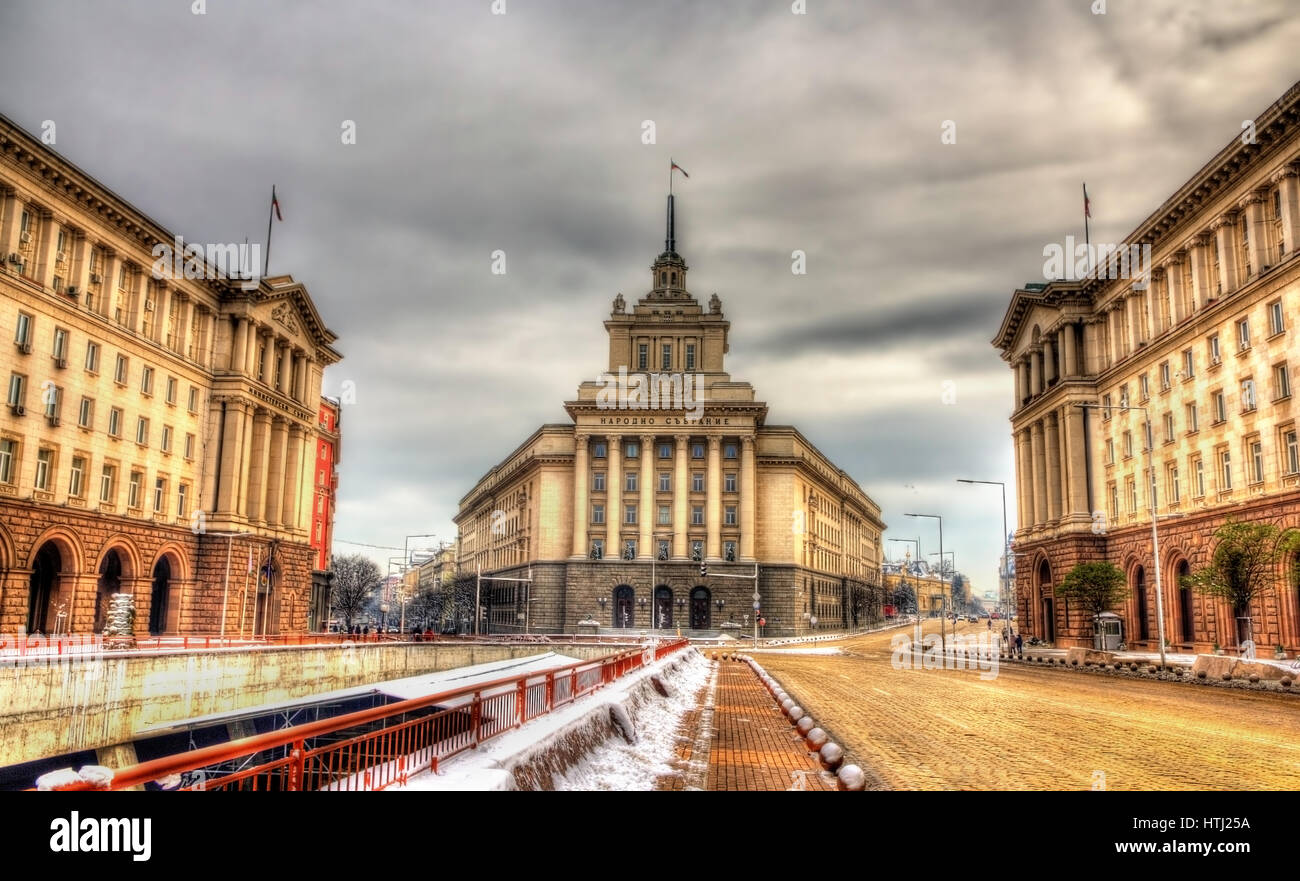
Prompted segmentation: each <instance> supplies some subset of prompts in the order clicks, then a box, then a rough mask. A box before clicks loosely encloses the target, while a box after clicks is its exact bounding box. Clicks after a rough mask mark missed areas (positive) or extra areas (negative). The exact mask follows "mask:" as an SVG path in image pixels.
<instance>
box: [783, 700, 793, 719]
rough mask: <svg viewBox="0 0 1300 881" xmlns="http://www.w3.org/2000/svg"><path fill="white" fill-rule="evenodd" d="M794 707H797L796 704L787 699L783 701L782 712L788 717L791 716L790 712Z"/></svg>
mask: <svg viewBox="0 0 1300 881" xmlns="http://www.w3.org/2000/svg"><path fill="white" fill-rule="evenodd" d="M794 707H795V703H794V701H793V700H791V699H790V698H786V699H785V700H783V701H781V712H782V713H783V714H784V715H786V716H788V715H790V712H791V711H792V710H793V709H794Z"/></svg>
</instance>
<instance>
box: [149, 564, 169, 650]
mask: <svg viewBox="0 0 1300 881" xmlns="http://www.w3.org/2000/svg"><path fill="white" fill-rule="evenodd" d="M171 586H172V564H171V563H170V562H169V561H168V560H167V558H166V557H160V558H159V560H158V562H157V563H155V564H154V566H153V590H152V591H151V592H150V594H149V635H150V636H159V635H161V634H162V633H163V632H164V631H165V630H166V629H167V603H168V600H169V599H170V596H171Z"/></svg>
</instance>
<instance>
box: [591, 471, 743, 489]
mask: <svg viewBox="0 0 1300 881" xmlns="http://www.w3.org/2000/svg"><path fill="white" fill-rule="evenodd" d="M640 483H641V478H640V475H639V474H637V472H635V471H629V472H628V473H627V474H624V475H623V489H624V490H625V491H627V492H637V491H638V490H639V487H640ZM736 486H737V476H736V474H735V472H726V473H724V474H723V475H722V491H723V492H728V493H734V492H736V491H737V490H736ZM658 487H659V489H658V491H659V492H661V493H669V492H672V491H673V478H672V474H671V473H669V472H667V471H661V472H659V482H658ZM591 491H592V492H604V491H605V472H604V471H593V472H592V473H591ZM691 492H697V493H702V492H704V474H703V473H702V472H696V473H693V474H692V475H691Z"/></svg>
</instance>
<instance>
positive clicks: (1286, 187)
mask: <svg viewBox="0 0 1300 881" xmlns="http://www.w3.org/2000/svg"><path fill="white" fill-rule="evenodd" d="M1297 174H1300V168H1297V166H1295V165H1288V166H1287V167H1286V168H1283V169H1281V170H1280V171H1277V172H1274V174H1273V176H1272V177H1271V178H1269V181H1270V183H1273V184H1274V185H1276V186H1277V188H1278V189H1279V190H1280V191H1281V196H1282V241H1283V243H1284V244H1285V245H1286V253H1285V254H1283V255H1282V256H1283V258H1285V257H1288V256H1290V254H1291V252H1292V251H1295V250H1296V246H1297V245H1300V242H1298V241H1297V240H1296V237H1297V236H1300V185H1298V184H1297Z"/></svg>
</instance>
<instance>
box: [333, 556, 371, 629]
mask: <svg viewBox="0 0 1300 881" xmlns="http://www.w3.org/2000/svg"><path fill="white" fill-rule="evenodd" d="M331 566H332V567H333V569H334V592H333V595H332V596H331V598H330V599H331V605H332V607H333V609H334V611H335V612H336V613H338V614H339V615H342V616H343V623H344V626H346V627H351V626H352V621H353V619H354V618H356V617H357V616H358V615H360V614H361V612H363V611H364V610H365V608H366V606H367V604H368V603H369V602H370V601H371V599H372V597H373V596H374V593H375V589H376V588H377V587H379V583H380V581H382V580H383V579H382V577H381V576H380V574H379V566H378V565H376V564H375V561H374V560H371V559H370V558H368V557H365V556H363V555H361V554H349V555H348V556H346V557H338V556H336V557H333V558H332V559H331Z"/></svg>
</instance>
